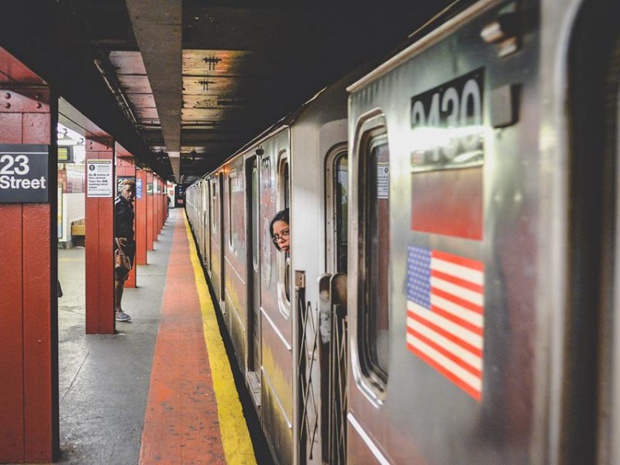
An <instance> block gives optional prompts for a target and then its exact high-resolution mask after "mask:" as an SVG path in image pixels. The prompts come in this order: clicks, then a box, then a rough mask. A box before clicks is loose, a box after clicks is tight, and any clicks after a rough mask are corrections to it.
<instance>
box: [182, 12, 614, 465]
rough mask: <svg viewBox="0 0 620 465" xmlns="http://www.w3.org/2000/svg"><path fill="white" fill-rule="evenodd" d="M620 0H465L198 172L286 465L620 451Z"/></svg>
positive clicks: (589, 457)
mask: <svg viewBox="0 0 620 465" xmlns="http://www.w3.org/2000/svg"><path fill="white" fill-rule="evenodd" d="M619 13H620V4H619V3H618V2H617V1H612V0H564V1H560V0H528V1H525V0H522V1H521V0H512V1H504V0H501V1H500V0H479V1H466V2H455V3H454V4H453V5H452V6H451V7H450V8H448V9H446V11H445V12H443V14H441V15H439V16H438V17H437V18H435V19H434V20H433V21H431V22H429V23H428V24H427V25H425V27H423V28H421V29H420V30H418V31H416V32H415V33H413V34H412V35H411V36H410V37H409V38H408V39H407V40H406V41H405V42H404V43H403V44H400V45H398V46H397V49H396V50H397V51H396V52H395V53H394V54H393V55H392V56H391V57H390V58H389V59H386V60H385V61H384V62H383V63H381V64H380V65H378V66H376V67H373V69H372V70H371V71H368V72H366V73H365V74H364V75H363V76H361V75H359V71H358V72H357V73H356V74H355V75H353V76H351V75H349V76H347V77H346V78H343V80H341V81H340V82H339V83H336V84H335V85H334V86H330V87H328V88H327V89H325V90H324V91H323V92H321V93H320V94H319V95H318V96H317V97H316V98H314V99H313V100H311V101H310V102H308V103H307V104H306V105H304V107H303V108H302V109H300V110H299V111H298V112H296V113H295V114H293V115H291V116H290V117H288V118H286V119H284V120H283V121H281V122H280V123H278V124H276V125H275V126H274V127H272V128H270V129H268V130H267V131H266V132H265V133H263V134H262V135H260V136H259V137H257V138H256V139H255V140H254V141H252V142H251V143H250V144H248V146H247V147H245V148H244V149H242V150H241V151H240V152H239V153H237V154H235V155H233V156H232V157H231V158H230V159H229V160H227V161H226V162H225V163H224V164H223V165H222V166H221V167H220V168H219V169H218V170H216V171H215V172H213V173H211V174H209V175H208V176H206V177H205V178H204V179H203V180H201V181H200V182H198V183H196V184H194V185H193V186H191V187H190V188H189V189H188V190H187V196H186V197H187V202H188V207H187V208H188V216H189V217H190V222H191V224H192V228H193V229H194V232H195V233H196V237H197V238H198V239H197V240H198V241H199V242H200V244H199V248H200V250H201V254H202V256H203V259H204V263H205V268H206V269H207V274H208V276H209V278H210V280H211V285H212V288H213V291H214V294H215V295H216V298H217V300H218V301H219V308H220V311H221V312H222V314H223V316H224V321H225V326H226V331H228V332H229V334H230V335H231V339H232V341H233V344H234V346H235V351H236V354H235V355H236V359H237V363H238V364H239V366H240V367H241V369H242V371H243V373H244V374H245V377H246V382H247V384H248V386H249V387H250V390H251V392H253V393H254V405H255V407H256V409H257V411H258V412H259V416H260V418H261V424H262V428H263V430H264V432H265V435H266V437H267V440H268V443H269V444H270V448H271V450H272V453H273V456H274V458H275V460H276V462H277V463H280V464H311V463H317V464H318V463H326V464H327V463H329V464H344V463H348V464H364V465H365V464H375V463H376V464H425V465H426V464H429V465H448V464H449V465H458V464H463V465H465V464H467V465H469V464H473V463H475V464H502V465H517V464H519V465H520V464H541V465H542V464H558V465H559V464H575V465H577V464H579V465H581V464H597V465H599V464H600V465H602V464H616V463H620V441H619V440H618V438H619V437H620V436H619V435H620V431H619V428H620V426H619V425H620V414H619V413H620V412H619V409H620V407H618V406H619V405H620V403H619V402H618V400H619V397H620V389H619V388H618V386H617V375H616V374H615V372H616V371H617V368H616V365H618V363H619V360H620V357H619V355H620V354H619V353H618V347H619V346H620V345H619V341H618V336H617V334H618V330H617V329H616V328H617V325H618V318H617V313H616V310H615V309H616V307H617V291H616V281H617V279H618V278H617V275H616V272H615V270H616V269H617V267H618V261H619V260H620V259H619V258H618V257H619V255H618V253H617V250H616V249H617V246H616V240H615V238H616V237H617V234H618V233H617V225H618V214H617V191H618V183H617V181H616V180H617V178H618V174H617V173H618V168H617V166H618V163H617V155H618V147H619V146H620V144H619V143H618V128H619V123H618V115H620V104H619V102H620V98H619V95H620V93H619V88H618V82H619V76H620V73H619V70H620V26H618V24H619V23H618V18H620V14H619ZM345 87H346V92H345ZM283 208H289V210H290V242H291V251H290V254H284V253H279V252H278V251H277V250H276V249H275V248H274V246H273V243H272V241H271V239H272V238H271V235H270V230H269V224H270V222H271V219H272V218H273V216H274V214H275V213H276V212H277V211H279V210H281V209H283ZM200 229H203V231H201V232H197V230H200Z"/></svg>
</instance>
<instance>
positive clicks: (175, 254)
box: [56, 209, 271, 465]
mask: <svg viewBox="0 0 620 465" xmlns="http://www.w3.org/2000/svg"><path fill="white" fill-rule="evenodd" d="M139 267H140V268H142V269H139V273H140V276H141V281H140V285H139V287H137V288H134V289H126V291H125V295H124V297H123V307H124V309H125V310H126V312H127V313H130V314H131V316H132V321H131V322H130V323H122V322H117V324H116V334H114V335H86V334H84V303H83V301H84V288H85V286H84V249H83V248H79V247H76V248H73V249H67V250H60V251H59V276H60V280H61V283H62V286H63V291H64V295H63V297H62V298H61V299H60V304H59V365H60V368H59V371H60V383H59V384H60V386H59V391H60V392H59V397H60V436H61V450H62V452H61V457H60V460H59V461H58V462H56V463H64V464H80V465H104V464H105V465H131V464H155V463H166V464H184V465H188V464H224V463H227V464H252V463H259V464H269V463H271V459H270V458H269V457H268V456H265V455H263V454H265V453H266V452H265V451H266V447H264V446H263V443H262V441H263V440H264V439H263V438H262V437H261V433H260V432H259V429H258V427H257V426H256V425H255V422H256V418H255V414H254V413H253V412H252V411H247V412H246V409H245V408H244V404H245V402H249V400H247V399H246V396H247V393H246V392H244V388H243V387H242V386H240V385H238V384H236V381H235V379H234V378H235V376H236V374H235V373H233V371H232V370H231V365H230V363H229V358H228V354H227V350H226V345H227V341H225V340H223V339H222V336H221V334H220V331H219V325H218V321H217V316H216V312H215V311H214V308H213V304H212V301H211V297H210V294H209V290H208V288H207V285H206V282H205V279H204V275H203V271H202V269H201V267H200V264H199V260H198V255H197V252H196V248H195V246H194V242H193V238H192V235H191V232H190V230H189V228H188V226H187V222H186V220H185V214H184V212H183V210H181V209H176V210H171V212H170V216H169V218H168V221H167V224H166V225H165V227H164V228H163V230H162V232H161V234H160V236H159V240H158V241H157V242H156V246H155V250H154V251H152V252H149V264H148V265H140V266H139ZM239 388H241V390H239Z"/></svg>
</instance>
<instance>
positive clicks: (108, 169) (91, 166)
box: [86, 160, 114, 197]
mask: <svg viewBox="0 0 620 465" xmlns="http://www.w3.org/2000/svg"><path fill="white" fill-rule="evenodd" d="M112 174H113V166H112V160H86V186H87V189H86V196H87V197H112V196H113V193H114V179H113V176H112Z"/></svg>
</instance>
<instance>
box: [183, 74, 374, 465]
mask: <svg viewBox="0 0 620 465" xmlns="http://www.w3.org/2000/svg"><path fill="white" fill-rule="evenodd" d="M363 69H364V68H360V69H359V70H355V71H353V72H352V73H350V74H348V75H347V76H345V77H344V78H342V79H341V80H340V81H339V82H337V83H334V84H333V85H331V86H328V87H326V88H325V89H323V90H322V91H321V92H319V93H318V94H317V95H316V96H315V97H314V98H312V99H311V100H310V101H309V102H307V103H306V104H305V105H304V106H303V107H302V108H300V109H299V110H298V111H295V112H294V113H292V114H291V115H289V116H287V117H286V118H284V119H283V120H282V121H279V122H278V123H276V124H275V125H274V126H273V127H271V128H269V129H268V130H266V131H265V132H264V133H263V134H261V135H260V136H258V137H257V138H256V139H254V140H253V141H252V142H251V143H249V144H248V145H247V146H246V147H244V148H243V149H242V150H240V151H239V152H238V153H236V154H234V155H233V156H231V157H230V158H229V159H228V160H227V161H226V162H225V163H224V164H222V166H220V167H219V168H218V169H217V170H216V171H214V172H213V173H210V174H209V175H207V176H205V177H204V178H203V179H201V180H200V181H199V182H196V183H194V184H193V185H192V186H190V187H189V188H188V189H187V191H186V199H187V204H188V207H187V214H188V218H189V221H190V224H191V225H192V229H193V230H194V234H195V238H196V242H197V243H198V249H199V250H200V253H201V256H202V259H203V264H204V266H205V270H206V272H207V275H208V276H209V279H210V283H211V287H212V291H213V294H214V297H215V299H216V301H217V302H218V308H219V311H220V312H221V314H222V316H223V321H224V324H225V329H226V331H227V332H228V333H229V335H230V338H231V340H232V343H233V345H234V347H235V357H236V362H237V363H238V364H239V366H240V367H241V369H242V372H243V373H244V375H245V379H246V383H247V386H248V388H249V390H250V392H251V393H252V394H253V396H252V397H253V401H254V406H255V408H256V409H257V412H258V413H259V416H260V419H261V423H262V427H263V430H264V431H265V435H266V437H267V441H268V443H269V445H270V448H271V451H272V455H273V456H274V458H275V460H276V461H277V462H278V463H282V464H289V463H306V462H308V461H310V462H312V461H317V462H316V463H321V460H322V459H321V457H322V456H323V455H324V454H325V451H324V450H323V447H324V445H323V444H327V433H328V427H327V425H328V422H327V414H328V412H327V406H328V402H327V400H326V399H322V397H325V395H326V391H325V390H323V391H322V389H324V387H326V386H327V379H328V371H327V369H326V361H325V360H326V352H325V344H324V342H321V339H320V336H319V334H320V333H319V330H318V324H319V313H320V308H319V307H320V301H321V297H320V295H321V288H320V286H322V285H324V284H323V283H320V282H319V278H321V277H323V278H325V277H326V276H327V275H326V273H328V272H329V273H335V272H336V271H338V266H340V267H346V240H347V239H346V234H343V233H338V231H339V230H340V229H338V228H336V226H340V225H337V224H336V223H335V222H334V218H335V216H336V214H338V217H339V218H340V220H339V221H340V222H341V223H342V222H345V223H346V208H344V209H343V206H342V205H341V204H336V203H335V202H336V199H339V200H338V201H339V202H342V199H343V197H344V198H346V192H344V191H343V190H342V186H343V184H342V179H346V177H347V169H348V168H347V166H348V164H347V152H348V146H347V93H346V86H347V85H349V84H351V83H353V82H354V81H355V79H357V78H359V77H360V76H361V75H362V70H363ZM317 193H324V194H325V195H326V196H325V197H323V194H319V195H318V196H317ZM284 209H289V211H290V225H291V228H290V243H291V251H290V252H289V253H279V252H278V250H277V249H276V247H275V246H274V243H273V241H272V237H271V234H270V223H271V221H272V218H273V217H274V215H275V214H276V213H277V212H278V211H281V210H284ZM325 312H327V310H325V309H324V313H325ZM323 321H324V322H325V321H327V318H326V317H325V315H324V317H323ZM325 337H326V336H325V335H324V338H325ZM319 346H322V349H321V350H319ZM321 354H322V355H323V359H322V360H320V359H319V358H320V356H321ZM321 406H324V407H325V409H324V410H323V411H322V410H321ZM341 417H342V416H341Z"/></svg>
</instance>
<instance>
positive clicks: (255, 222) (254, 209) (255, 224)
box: [251, 159, 260, 269]
mask: <svg viewBox="0 0 620 465" xmlns="http://www.w3.org/2000/svg"><path fill="white" fill-rule="evenodd" d="M256 165H257V163H256V159H254V161H253V162H252V206H251V213H252V219H251V221H252V223H251V228H252V263H253V264H254V269H258V253H259V242H258V237H259V234H258V231H260V228H259V226H260V224H259V222H260V217H259V205H260V191H259V184H258V169H257V167H256Z"/></svg>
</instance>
